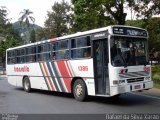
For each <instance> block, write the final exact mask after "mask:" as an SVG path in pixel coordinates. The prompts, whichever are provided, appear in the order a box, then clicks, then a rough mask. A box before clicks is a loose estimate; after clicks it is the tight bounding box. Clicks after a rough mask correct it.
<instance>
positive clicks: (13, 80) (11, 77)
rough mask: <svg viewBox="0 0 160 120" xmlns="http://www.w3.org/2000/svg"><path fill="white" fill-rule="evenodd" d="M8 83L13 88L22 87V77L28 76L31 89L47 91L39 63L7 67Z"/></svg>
mask: <svg viewBox="0 0 160 120" xmlns="http://www.w3.org/2000/svg"><path fill="white" fill-rule="evenodd" d="M6 72H7V77H8V82H9V83H10V84H11V85H14V86H20V87H22V80H23V77H24V76H28V77H29V79H30V82H31V87H32V88H36V89H44V90H48V89H47V86H46V83H45V80H44V77H43V74H42V71H41V68H40V65H39V63H29V64H16V65H7V67H6Z"/></svg>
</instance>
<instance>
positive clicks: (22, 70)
mask: <svg viewBox="0 0 160 120" xmlns="http://www.w3.org/2000/svg"><path fill="white" fill-rule="evenodd" d="M14 72H29V67H27V66H23V67H15V66H14Z"/></svg>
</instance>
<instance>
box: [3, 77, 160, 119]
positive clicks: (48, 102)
mask: <svg viewBox="0 0 160 120" xmlns="http://www.w3.org/2000/svg"><path fill="white" fill-rule="evenodd" d="M0 113H14V114H136V113H137V114H140V113H143V114H148V113H150V114H155V113H160V98H158V97H155V98H152V97H148V96H143V95H139V94H135V93H134V94H132V93H127V94H124V95H122V96H120V98H119V99H117V100H114V99H109V98H104V97H90V98H89V100H88V101H87V102H79V101H76V100H75V99H74V98H73V95H71V94H65V93H57V92H48V91H42V90H33V92H32V93H26V92H24V91H23V89H22V88H17V87H14V86H11V85H10V84H8V83H7V80H6V78H2V77H0ZM94 118H95V117H94Z"/></svg>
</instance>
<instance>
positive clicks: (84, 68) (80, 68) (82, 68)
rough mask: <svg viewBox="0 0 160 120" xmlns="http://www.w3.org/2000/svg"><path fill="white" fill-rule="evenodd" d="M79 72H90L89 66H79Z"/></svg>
mask: <svg viewBox="0 0 160 120" xmlns="http://www.w3.org/2000/svg"><path fill="white" fill-rule="evenodd" d="M78 70H79V71H88V66H78Z"/></svg>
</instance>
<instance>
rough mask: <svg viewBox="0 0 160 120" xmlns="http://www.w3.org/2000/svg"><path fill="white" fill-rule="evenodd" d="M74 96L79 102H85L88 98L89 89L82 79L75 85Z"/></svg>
mask: <svg viewBox="0 0 160 120" xmlns="http://www.w3.org/2000/svg"><path fill="white" fill-rule="evenodd" d="M73 95H74V97H75V99H76V100H78V101H85V100H86V98H87V88H86V85H85V83H84V81H82V80H81V79H78V80H76V81H75V83H74V85H73Z"/></svg>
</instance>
